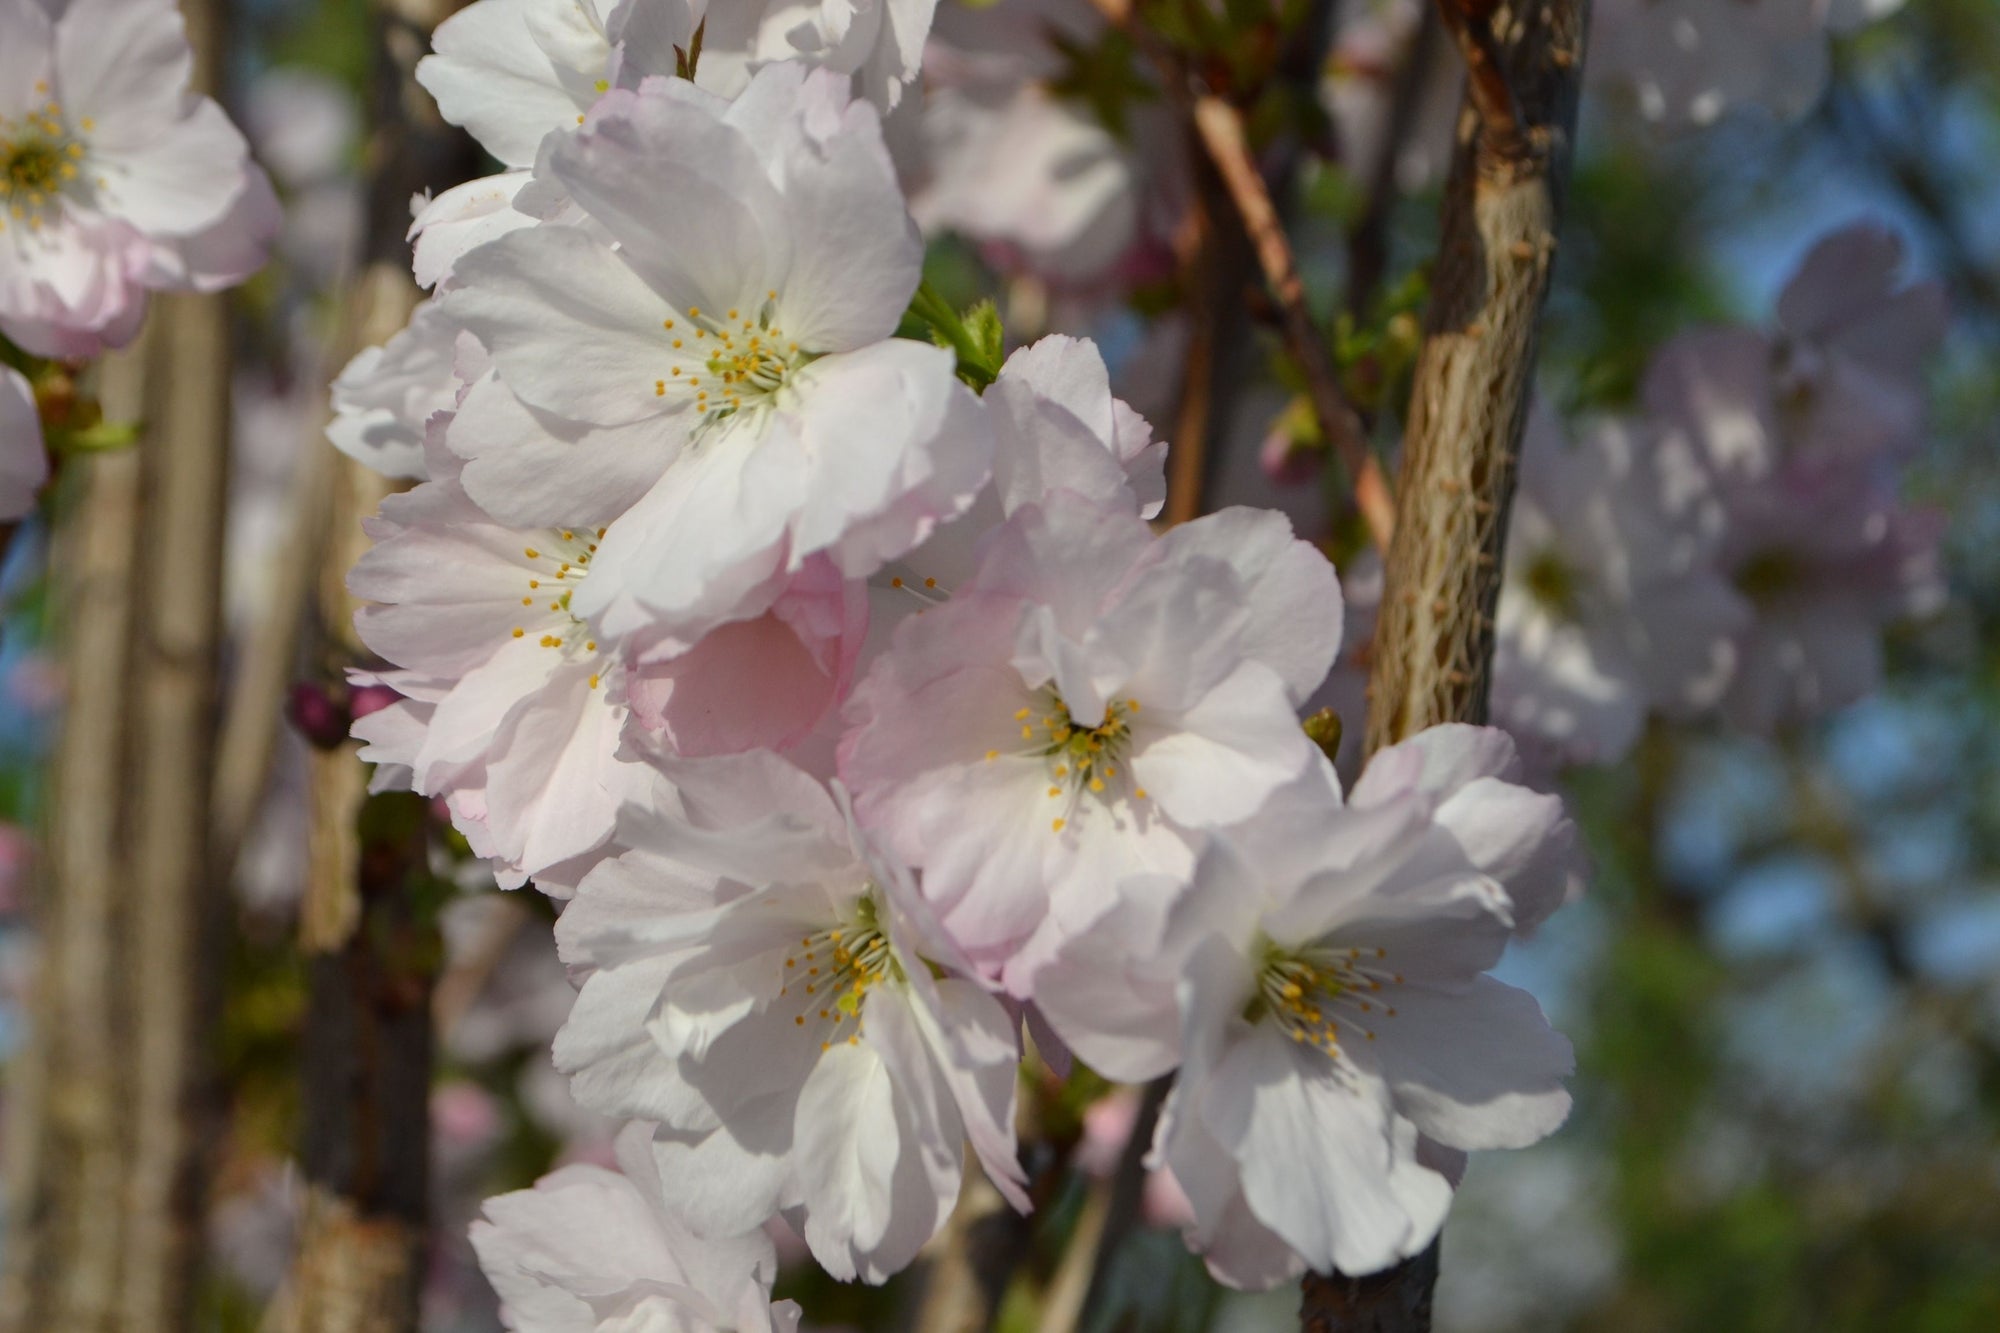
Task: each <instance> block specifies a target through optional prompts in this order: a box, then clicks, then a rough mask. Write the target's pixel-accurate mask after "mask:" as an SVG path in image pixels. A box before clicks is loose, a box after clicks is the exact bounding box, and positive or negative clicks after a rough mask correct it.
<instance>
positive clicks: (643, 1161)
mask: <svg viewBox="0 0 2000 1333" xmlns="http://www.w3.org/2000/svg"><path fill="white" fill-rule="evenodd" d="M646 1139H647V1132H646V1127H645V1126H643V1125H633V1126H629V1127H628V1128H627V1129H626V1130H625V1131H624V1132H623V1133H621V1134H620V1135H619V1136H618V1168H619V1169H618V1170H616V1171H608V1170H606V1169H604V1168H603V1167H601V1166H565V1167H562V1168H560V1169H558V1170H556V1171H553V1172H551V1173H550V1174H548V1175H546V1176H543V1177H542V1178H541V1179H540V1180H538V1181H536V1182H535V1186H534V1188H533V1189H526V1190H517V1191H516V1192H514V1193H512V1194H502V1195H500V1196H499V1197H497V1198H493V1199H488V1200H487V1201H486V1205H485V1213H486V1215H485V1217H483V1218H482V1219H480V1220H479V1221H477V1222H474V1223H473V1224H472V1246H473V1249H474V1250H476V1251H477V1252H478V1254H479V1266H480V1267H481V1268H482V1269H484V1270H485V1272H486V1276H487V1278H488V1280H490V1281H491V1282H492V1283H493V1289H494V1290H495V1291H496V1292H498V1293H499V1295H500V1320H501V1323H502V1324H504V1325H505V1326H506V1327H507V1328H510V1329H517V1330H520V1333H599V1331H600V1330H601V1333H614V1331H617V1330H638V1329H667V1328H672V1329H676V1330H683V1331H684V1333H794V1330H796V1329H797V1328H798V1326H799V1307H798V1306H797V1305H795V1304H794V1303H793V1302H791V1301H777V1302H775V1303H774V1302H773V1301H772V1300H771V1283H772V1281H773V1280H774V1279H775V1278H776V1277H777V1272H778V1259H777V1254H776V1252H775V1251H774V1250H773V1248H772V1245H771V1242H770V1240H769V1239H767V1238H766V1237H765V1236H764V1235H763V1234H762V1233H761V1232H752V1233H749V1234H746V1235H741V1236H735V1237H728V1238H721V1239H714V1240H710V1239H704V1238H702V1237H699V1236H696V1235H694V1234H693V1233H691V1232H690V1231H689V1230H688V1229H687V1228H686V1227H685V1226H684V1225H683V1224H682V1223H681V1222H680V1221H679V1220H678V1219H677V1218H676V1217H675V1215H674V1212H673V1210H672V1207H671V1206H670V1203H669V1201H668V1197H667V1196H668V1194H669V1192H670V1191H669V1190H668V1188H667V1187H666V1186H665V1184H664V1182H663V1181H662V1180H661V1178H660V1172H659V1168H658V1167H657V1166H655V1165H654V1162H653V1159H652V1157H651V1156H650V1154H648V1153H647V1151H646Z"/></svg>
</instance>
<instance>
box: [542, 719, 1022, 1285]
mask: <svg viewBox="0 0 2000 1333" xmlns="http://www.w3.org/2000/svg"><path fill="white" fill-rule="evenodd" d="M620 839H621V842H622V844H623V845H624V846H625V847H626V848H627V850H625V851H624V852H622V853H621V854H620V855H618V856H617V857H615V858H612V859H610V860H607V861H605V862H604V863H603V864H601V865H600V866H598V867H597V868H596V869H595V870H593V871H592V872H591V873H590V874H589V875H587V876H585V877H584V879H583V881H582V883H581V884H580V885H579V886H578V888H577V892H576V896H575V898H574V899H573V900H572V901H571V903H570V906H569V908H568V910H567V911H566V912H565V913H564V914H563V917H562V919H561V920H560V921H559V922H558V923H557V940H558V943H559V945H560V947H561V949H562V952H563V957H564V959H565V961H567V962H568V963H569V964H570V965H571V968H572V970H573V973H574V974H575V975H577V976H578V977H579V978H580V979H581V983H582V989H581V991H580V992H579V994H578V996H577V1003H576V1008H575V1010H574V1012H573V1013H572V1014H571V1016H570V1020H569V1022H568V1024H566V1025H565V1027H564V1029H563V1031H562V1032H561V1033H560V1034H559V1035H558V1037H557V1039H556V1045H555V1058H556V1064H557V1066H558V1067H559V1068H562V1069H564V1070H566V1071H568V1072H570V1073H571V1074H572V1076H573V1084H572V1087H573V1090H574V1091H575V1094H576V1096H577V1099H578V1100H579V1101H580V1102H581V1103H583V1104H584V1105H585V1106H589V1107H592V1108H594V1109H597V1110H600V1111H603V1112H605V1113H607V1114H612V1115H632V1116H641V1117H645V1118H647V1119H651V1120H656V1121H658V1122H660V1128H659V1130H658V1131H657V1132H656V1134H655V1136H654V1143H653V1151H654V1154H655V1156H656V1157H657V1158H658V1160H659V1163H660V1169H661V1172H662V1174H663V1175H665V1176H666V1177H668V1178H670V1179H672V1180H673V1181H674V1182H675V1193H674V1199H673V1206H674V1207H675V1208H676V1209H678V1210H679V1211H680V1212H681V1213H682V1214H683V1215H684V1217H685V1218H686V1220H687V1222H688V1224H689V1225H690V1226H691V1227H692V1228H693V1229H694V1230H695V1232H696V1233H697V1234H702V1235H730V1234H735V1233H738V1232H741V1231H743V1230H746V1229H748V1228H751V1227H755V1226H757V1225H759V1224H760V1223H762V1222H763V1221H764V1220H765V1219H767V1218H769V1217H771V1216H772V1215H774V1214H777V1213H780V1212H782V1213H784V1214H785V1215H786V1216H787V1217H789V1218H791V1219H792V1220H793V1221H794V1223H795V1227H796V1229H797V1230H798V1231H799V1232H800V1234H801V1235H803V1236H804V1238H805V1240H806V1243H807V1244H808V1245H809V1246H810V1247H811V1249H812V1252H813V1256H814V1258H816V1259H817V1260H818V1261H819V1263H820V1264H821V1265H822V1266H823V1267H824V1268H825V1269H826V1270H827V1271H828V1272H829V1273H831V1274H833V1275H834V1276H835V1277H838V1278H842V1279H848V1278H853V1277H856V1276H859V1277H861V1278H863V1279H865V1280H867V1281H870V1282H880V1281H882V1280H884V1279H885V1278H887V1277H888V1276H889V1275H890V1274H891V1273H894V1272H895V1271H897V1270H898V1269H900V1268H902V1267H903V1266H904V1265H906V1264H907V1263H909V1261H910V1260H911V1259H912V1258H914V1257H915V1255H916V1252H917V1250H918V1249H919V1248H920V1247H921V1246H922V1245H923V1244H924V1242H925V1241H927V1240H929V1239H930V1237H931V1236H932V1235H933V1234H934V1233H935V1232H936V1231H937V1229H938V1228H939V1227H940V1226H942V1225H943V1223H944V1220H945V1217H946V1216H947V1214H948V1213H949V1212H950V1210H951V1206H952V1203H953V1201H954V1200H955V1199H956V1198H957V1197H958V1192H959V1184H960V1177H961V1175H962V1172H963V1149H964V1143H965V1142H966V1140H967V1139H968V1138H969V1139H970V1140H971V1142H972V1144H973V1146H974V1148H975V1150H976V1151H977V1152H978V1154H979V1158H980V1161H981V1162H982V1164H983V1165H984V1166H985V1168H986V1171H987V1173H988V1175H989V1176H990V1177H992V1179H993V1180H994V1183H995V1184H996V1185H998V1186H999V1188H1000V1189H1001V1190H1002V1191H1003V1192H1004V1193H1006V1194H1007V1195H1008V1197H1009V1198H1010V1199H1012V1200H1013V1201H1014V1202H1015V1203H1016V1205H1017V1206H1020V1207H1023V1208H1025V1206H1026V1199H1025V1196H1023V1195H1022V1194H1021V1192H1020V1188H1019V1185H1018V1182H1019V1181H1020V1179H1021V1173H1020V1168H1019V1166H1018V1164H1017V1163H1016V1162H1015V1157H1014V1152H1015V1150H1014V1139H1013V1114H1014V1113H1013V1100H1014V1080H1015V1068H1016V1065H1017V1063H1018V1061H1019V1055H1020V1053H1019V1049H1018V1045H1017V1042H1016V1038H1015V1035H1014V1022H1013V1020H1012V1019H1011V1018H1010V1017H1009V1015H1008V1013H1007V1011H1006V1010H1005V1009H1004V1008H1002V1007H1001V1005H1000V1004H999V1002H998V1001H996V1000H995V999H994V998H993V997H992V996H990V995H988V994H987V993H986V992H985V990H984V989H982V988H981V987H980V986H978V985H977V984H975V983H973V982H971V981H969V980H966V979H964V978H963V977H962V976H959V975H956V974H955V972H956V970H957V968H956V965H957V964H958V962H959V960H958V959H957V957H956V955H955V954H954V952H953V951H952V950H951V948H950V945H949V942H948V941H947V940H945V939H944V937H943V936H941V935H940V934H938V933H937V931H936V930H935V928H934V925H933V924H932V923H931V922H930V921H929V917H928V912H927V910H926V908H925V907H924V905H923V902H922V900H921V899H920V898H919V897H918V896H917V893H916V889H915V887H914V885H913V884H912V883H911V881H910V878H909V874H908V872H907V871H905V870H903V869H902V868H901V867H900V866H898V865H896V864H895V863H894V862H893V861H891V860H890V859H888V857H887V856H886V855H884V854H883V853H882V852H881V851H880V850H879V849H877V848H876V847H874V846H873V845H872V844H871V843H870V842H869V841H868V839H867V838H866V836H865V835H863V834H862V833H861V832H860V831H859V829H857V828H855V827H854V826H853V825H852V824H851V822H849V821H847V820H846V819H844V818H843V816H842V814H841V812H840V810H839V809H837V808H836V806H835V804H834V802H833V800H831V799H830V798H829V797H828V796H827V794H826V792H825V790H824V789H823V788H821V787H820V786H819V785H818V784H817V783H816V782H814V781H813V780H812V779H810V778H809V777H807V776H806V775H805V774H804V773H801V772H799V771H798V770H796V769H791V768H789V766H787V765H786V764H784V762H783V761H782V760H778V759H775V758H773V757H772V756H770V755H768V754H757V755H749V756H744V757H742V758H740V759H735V760H718V761H713V762H712V763H711V764H709V765H708V766H707V781H705V782H704V783H703V784H701V786H700V787H699V788H698V789H692V790H691V792H690V795H689V798H688V806H687V810H686V813H685V815H684V816H683V817H681V818H679V819H666V818H662V817H660V816H658V815H654V814H652V813H650V812H640V811H633V812H631V813H630V814H628V817H627V819H626V822H625V825H624V826H623V827H622V828H621V830H620Z"/></svg>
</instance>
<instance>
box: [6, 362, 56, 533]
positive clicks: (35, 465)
mask: <svg viewBox="0 0 2000 1333" xmlns="http://www.w3.org/2000/svg"><path fill="white" fill-rule="evenodd" d="M48 479H49V451H48V447H47V446H46V445H45V444H43V442H42V419H41V417H40V416H39V415H38V414H37V413H36V411H35V389H34V386H33V385H31V384H29V383H28V381H27V379H26V378H25V377H24V376H23V375H22V374H21V373H20V372H19V371H17V370H14V369H12V368H10V367H7V366H0V522H11V521H12V520H14V519H17V518H20V517H22V516H23V515H25V514H27V513H28V512H29V511H30V510H32V509H33V508H34V507H35V497H36V496H38V495H40V494H41V493H42V486H43V485H44V484H45V483H46V482H47V481H48Z"/></svg>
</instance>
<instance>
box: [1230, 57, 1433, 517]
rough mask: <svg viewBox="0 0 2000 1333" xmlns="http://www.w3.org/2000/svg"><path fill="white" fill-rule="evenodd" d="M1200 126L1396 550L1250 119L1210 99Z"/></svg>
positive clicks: (1331, 432)
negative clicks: (1258, 157)
mask: <svg viewBox="0 0 2000 1333" xmlns="http://www.w3.org/2000/svg"><path fill="white" fill-rule="evenodd" d="M1192 115H1193V120H1194V126H1195V130H1196V132H1197V134H1198V135H1199V136H1200V138H1201V142H1202V146H1203V147H1204V148H1205V149H1206V150H1207V152H1208V156H1209V158H1210V160H1211V161H1213V162H1214V163H1215V168H1216V170H1217V172H1219V173H1220V174H1221V176H1222V180H1223V184H1224V185H1225V186H1227V187H1228V190H1229V198H1230V201H1231V202H1232V203H1233V204H1235V206H1236V211H1237V213H1238V215H1239V216H1240V217H1241V218H1242V221H1243V228H1244V230H1245V231H1246V232H1248V233H1249V235H1250V243H1251V246H1252V248H1253V249H1254V250H1255V252H1256V255H1257V263H1258V266H1259V267H1260V268H1262V269H1263V271H1264V285H1265V286H1266V287H1268V288H1269V289H1270V292H1271V299H1272V300H1274V301H1276V302H1277V305H1278V313H1279V315H1280V316H1281V317H1282V319H1283V321H1284V327H1285V343H1286V345H1287V346H1288V347H1289V348H1290V349H1291V353H1292V357H1293V359H1294V360H1296V361H1297V362H1298V363H1299V368H1300V370H1301V371H1303V372H1304V374H1305V377H1306V391H1307V393H1308V395H1309V396H1310V397H1311V399H1312V405H1313V412H1314V414H1315V415H1317V416H1318V418H1319V424H1320V430H1321V432H1322V433H1323V434H1324V435H1325V436H1326V439H1327V441H1328V443H1330V444H1331V445H1332V446H1333V450H1334V452H1335V453H1336V454H1337V455H1339V457H1340V461H1341V465H1342V466H1343V467H1345V468H1346V469H1347V475H1348V476H1349V477H1351V478H1353V481H1354V501H1355V504H1356V506H1357V507H1358V508H1359V509H1360V510H1361V517H1362V519H1363V521H1365V522H1366V523H1367V524H1368V531H1369V534H1370V535H1371V536H1372V537H1373V538H1374V539H1375V544H1376V546H1378V547H1380V548H1381V549H1383V550H1385V551H1386V550H1387V549H1388V548H1389V540H1390V538H1391V536H1392V535H1393V534H1394V532H1395V527H1396V515H1395V504H1394V502H1393V501H1392V500H1391V499H1390V497H1389V484H1388V482H1387V480H1386V479H1385V478H1384V477H1383V475H1382V465H1381V464H1380V463H1379V462H1377V461H1376V459H1375V456H1374V455H1373V454H1372V453H1370V452H1369V449H1368V441H1367V438H1366V436H1365V435H1364V434H1363V427H1362V424H1361V418H1360V416H1359V415H1358V414H1357V413H1356V412H1355V410H1354V408H1353V407H1352V406H1350V405H1349V404H1348V402H1347V397H1346V395H1345V394H1343V393H1341V391H1340V380H1339V376H1338V372H1337V371H1336V370H1335V369H1334V362H1333V353H1332V351H1331V350H1330V349H1329V348H1328V347H1327V345H1326V339H1325V338H1324V337H1322V336H1321V334H1320V331H1319V325H1318V324H1317V323H1316V322H1315V321H1314V319H1313V317H1312V311H1311V310H1309V309H1308V308H1307V306H1306V289H1305V283H1304V282H1303V281H1302V280H1301V279H1300V278H1299V268H1298V263H1297V261H1296V260H1295V259H1294V258H1293V256H1292V243H1291V240H1290V238H1289V237H1287V236H1286V235H1285V227H1284V223H1283V222H1281V221H1280V220H1279V218H1278V209H1277V205H1276V204H1274V203H1273V202H1272V200H1271V192H1270V190H1269V188H1268V187H1267V186H1266V185H1265V184H1264V174H1263V173H1262V172H1261V171H1259V170H1258V169H1257V164H1256V163H1255V162H1254V161H1252V160H1251V157H1250V145H1249V143H1248V142H1247V140H1246V139H1245V138H1244V132H1243V117H1242V115H1241V114H1240V113H1239V112H1238V111H1237V110H1236V108H1235V107H1233V106H1231V105H1230V104H1229V103H1228V102H1225V101H1224V100H1223V99H1222V98H1220V97H1217V96H1216V95H1214V94H1213V93H1203V94H1201V95H1200V96H1198V97H1196V98H1195V99H1194V107H1193V112H1192Z"/></svg>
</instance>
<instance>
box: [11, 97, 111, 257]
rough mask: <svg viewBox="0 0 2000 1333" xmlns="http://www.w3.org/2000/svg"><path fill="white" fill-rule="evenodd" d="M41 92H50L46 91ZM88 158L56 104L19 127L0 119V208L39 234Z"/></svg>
mask: <svg viewBox="0 0 2000 1333" xmlns="http://www.w3.org/2000/svg"><path fill="white" fill-rule="evenodd" d="M38 88H39V89H41V90H44V91H45V90H46V85H38ZM89 127H90V122H89V121H85V122H84V128H86V129H88V128H89ZM83 154H84V146H83V142H82V141H81V140H80V139H78V138H76V137H74V136H72V135H71V134H70V132H69V129H68V127H67V126H65V125H64V124H63V121H62V108H61V107H59V106H57V105H56V104H55V103H54V102H47V103H44V104H43V105H42V106H41V107H39V108H38V109H36V110H33V111H30V112H28V113H27V114H26V115H25V116H23V117H22V118H21V121H20V123H19V124H18V125H15V124H13V123H12V122H10V121H9V120H8V119H7V118H6V117H4V116H0V207H4V209H5V214H6V216H7V217H10V218H16V219H21V220H24V221H26V222H27V224H28V227H29V229H30V230H39V229H40V228H41V226H42V222H43V217H44V214H46V213H47V211H48V209H49V208H50V206H51V205H53V204H54V203H55V201H56V199H57V198H58V197H59V196H60V195H61V194H62V191H63V187H64V185H66V184H67V183H68V182H70V181H72V180H75V179H76V175H77V163H78V162H79V161H80V160H81V159H82V157H83ZM5 225H6V224H5V222H4V221H0V227H4V226H5Z"/></svg>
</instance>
